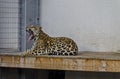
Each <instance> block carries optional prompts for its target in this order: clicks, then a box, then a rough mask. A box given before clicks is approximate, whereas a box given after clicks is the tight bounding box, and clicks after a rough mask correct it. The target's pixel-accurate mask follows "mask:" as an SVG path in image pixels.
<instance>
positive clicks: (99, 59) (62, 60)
mask: <svg viewBox="0 0 120 79" xmlns="http://www.w3.org/2000/svg"><path fill="white" fill-rule="evenodd" d="M0 67H15V68H33V69H54V70H72V71H96V72H120V54H119V53H110V52H108V53H105V52H101V53H99V52H98V53H97V52H96V53H95V52H80V55H78V56H46V55H43V56H27V57H23V56H21V55H20V53H1V54H0Z"/></svg>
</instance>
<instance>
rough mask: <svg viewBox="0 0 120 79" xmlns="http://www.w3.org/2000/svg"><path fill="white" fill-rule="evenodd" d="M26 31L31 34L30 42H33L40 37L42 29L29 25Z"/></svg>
mask: <svg viewBox="0 0 120 79" xmlns="http://www.w3.org/2000/svg"><path fill="white" fill-rule="evenodd" d="M26 31H27V32H28V33H29V34H30V35H29V40H32V39H34V38H35V37H36V36H38V35H39V33H40V31H41V27H40V26H38V25H29V26H27V27H26Z"/></svg>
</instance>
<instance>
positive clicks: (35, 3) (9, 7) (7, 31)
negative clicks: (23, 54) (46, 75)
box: [0, 0, 40, 51]
mask: <svg viewBox="0 0 120 79" xmlns="http://www.w3.org/2000/svg"><path fill="white" fill-rule="evenodd" d="M39 8H40V7H39V0H0V49H6V48H7V49H11V48H12V49H16V50H18V51H25V50H26V49H27V48H28V47H29V45H28V47H26V46H27V45H26V31H25V26H27V25H30V24H39Z"/></svg>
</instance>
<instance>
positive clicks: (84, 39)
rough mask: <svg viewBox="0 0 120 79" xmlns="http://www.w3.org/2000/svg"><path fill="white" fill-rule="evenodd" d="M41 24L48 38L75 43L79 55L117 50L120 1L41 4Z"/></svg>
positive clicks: (58, 0) (119, 46)
mask: <svg viewBox="0 0 120 79" xmlns="http://www.w3.org/2000/svg"><path fill="white" fill-rule="evenodd" d="M40 4H41V6H40V22H41V26H43V29H44V30H45V31H46V32H47V33H48V34H49V35H51V36H66V37H70V38H72V39H74V40H75V41H76V42H77V44H78V47H79V50H80V51H118V50H120V42H119V40H120V37H119V34H120V31H119V29H120V16H119V14H120V10H119V9H120V5H119V4H120V0H41V1H40Z"/></svg>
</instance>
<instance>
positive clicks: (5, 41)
mask: <svg viewBox="0 0 120 79" xmlns="http://www.w3.org/2000/svg"><path fill="white" fill-rule="evenodd" d="M19 3H20V2H19V0H0V48H12V49H18V47H19V45H18V44H19V36H18V34H19V24H20V22H19V18H20V16H19V15H20V12H19V11H20V6H19Z"/></svg>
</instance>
